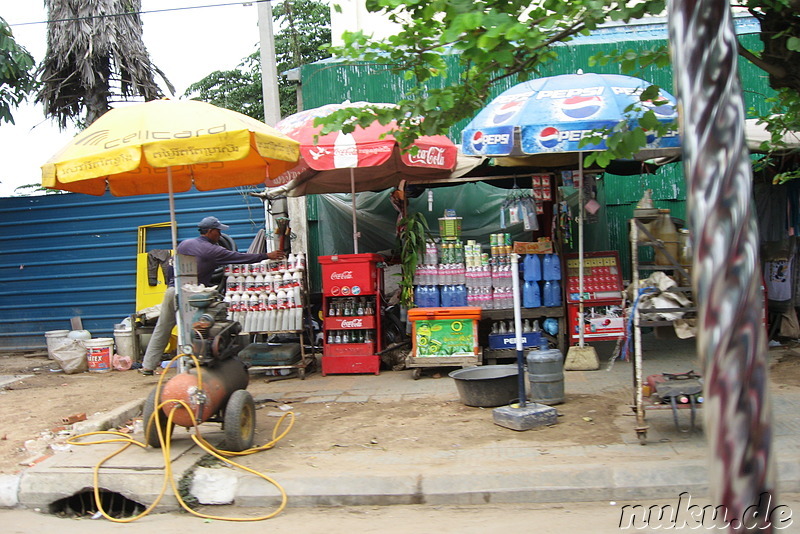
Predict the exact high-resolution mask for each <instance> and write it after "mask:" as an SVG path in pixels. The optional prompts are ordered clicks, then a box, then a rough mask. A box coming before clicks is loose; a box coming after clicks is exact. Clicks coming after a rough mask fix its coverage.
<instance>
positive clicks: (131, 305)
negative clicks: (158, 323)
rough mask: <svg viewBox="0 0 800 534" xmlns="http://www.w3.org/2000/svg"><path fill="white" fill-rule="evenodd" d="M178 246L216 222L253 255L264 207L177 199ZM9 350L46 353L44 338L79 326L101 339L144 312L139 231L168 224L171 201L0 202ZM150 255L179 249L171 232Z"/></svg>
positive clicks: (236, 194)
mask: <svg viewBox="0 0 800 534" xmlns="http://www.w3.org/2000/svg"><path fill="white" fill-rule="evenodd" d="M175 209H176V218H177V221H178V239H179V240H181V239H185V238H187V237H194V236H195V235H197V230H196V224H197V222H198V221H199V220H200V219H202V218H203V217H204V216H206V215H215V216H216V217H219V218H220V220H222V221H223V222H225V223H226V224H228V225H230V226H231V229H230V230H229V231H228V232H227V233H228V234H229V235H230V236H231V237H232V238H233V239H234V240H235V242H236V245H237V248H238V249H239V250H240V251H245V250H246V249H247V247H248V246H249V245H250V243H251V242H252V240H253V237H254V236H255V234H256V233H257V232H258V230H259V229H260V228H262V227H263V225H264V208H263V204H262V202H261V200H260V199H258V198H254V197H252V196H249V195H248V194H247V192H246V191H245V190H234V189H226V190H220V191H211V192H197V191H192V192H187V193H178V194H176V195H175ZM0 221H2V222H0V250H1V251H2V256H0V283H2V286H0V350H26V349H39V348H43V347H45V346H46V341H45V336H44V333H45V332H47V331H49V330H69V329H70V318H71V317H76V316H77V317H80V318H81V319H82V322H83V326H84V328H86V329H87V330H89V331H90V332H91V333H92V335H93V336H94V337H101V336H108V337H110V336H111V335H112V333H113V329H114V324H116V323H119V322H120V321H121V320H122V319H123V318H125V317H126V316H128V315H130V314H131V313H133V312H134V311H136V310H135V295H136V253H137V235H138V232H137V230H138V227H139V226H142V225H148V224H156V223H162V222H168V221H169V203H168V198H167V196H166V195H150V196H141V197H125V198H117V197H113V196H110V195H105V196H102V197H92V196H89V195H81V194H73V193H70V194H64V195H47V196H37V197H15V198H2V199H0ZM147 248H148V250H149V249H153V248H171V247H170V234H169V229H164V230H163V231H160V230H159V231H151V232H149V233H148V243H147Z"/></svg>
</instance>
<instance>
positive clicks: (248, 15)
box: [0, 0, 259, 196]
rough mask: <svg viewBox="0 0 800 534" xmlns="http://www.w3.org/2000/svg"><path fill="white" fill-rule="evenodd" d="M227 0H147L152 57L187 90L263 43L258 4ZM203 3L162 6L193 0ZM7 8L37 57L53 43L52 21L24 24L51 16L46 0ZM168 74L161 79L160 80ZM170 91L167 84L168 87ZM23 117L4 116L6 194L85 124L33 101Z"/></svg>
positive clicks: (19, 37)
mask: <svg viewBox="0 0 800 534" xmlns="http://www.w3.org/2000/svg"><path fill="white" fill-rule="evenodd" d="M225 3H227V2H226V1H225V0H218V1H216V2H214V1H213V0H142V10H143V11H144V12H147V11H154V12H153V13H145V14H143V15H142V20H143V23H144V26H143V32H144V43H145V46H146V47H147V50H148V52H149V53H150V58H151V60H152V61H153V63H154V64H155V65H157V66H158V67H159V68H160V69H161V70H162V71H164V73H165V74H166V75H167V77H168V78H169V79H170V81H171V82H172V83H173V85H174V86H175V89H176V95H182V94H183V92H184V91H185V90H186V87H188V86H189V85H190V84H191V83H193V82H196V81H198V80H200V79H201V78H203V77H204V76H206V75H207V74H210V73H211V72H213V71H215V70H223V69H232V68H234V67H235V66H236V65H237V64H238V63H239V62H240V61H241V60H242V58H244V57H246V56H247V55H249V54H251V53H252V52H254V51H256V50H257V48H258V41H259V35H258V25H257V17H258V13H257V12H258V7H257V6H256V4H251V5H243V4H242V3H238V4H231V5H219V4H225ZM215 4H216V5H217V7H205V8H202V9H183V10H179V11H162V10H166V9H173V8H187V7H192V6H211V5H215ZM0 16H2V17H3V18H4V19H5V20H6V22H8V23H9V24H10V25H11V30H12V31H13V32H14V37H15V39H16V41H17V42H18V43H19V44H21V45H23V46H24V47H25V48H27V49H28V51H29V52H30V53H31V54H33V57H34V59H35V60H36V62H37V63H38V62H40V61H41V60H42V58H43V57H44V54H45V50H46V48H47V41H46V31H47V28H46V25H45V24H24V23H30V22H41V21H45V20H46V19H47V15H46V12H45V9H44V5H43V2H42V0H23V1H19V0H0ZM157 81H160V80H157ZM162 89H163V91H164V92H165V93H167V90H166V87H162ZM13 115H14V119H15V122H16V124H15V125H11V124H6V123H3V124H0V147H2V151H0V154H2V157H0V196H12V195H13V194H14V188H15V187H17V186H20V185H25V184H31V183H39V182H40V181H41V171H40V166H41V165H42V164H43V163H44V162H45V161H47V159H49V158H50V156H52V155H53V154H55V153H56V152H57V151H58V150H59V149H60V148H61V147H62V146H63V145H65V144H66V143H67V142H68V141H69V140H70V139H71V138H72V137H73V136H74V135H75V134H76V133H77V130H70V131H66V132H59V130H58V128H57V127H56V126H55V125H54V124H53V123H52V122H50V121H49V120H46V119H45V118H44V114H43V112H42V109H41V107H34V106H32V105H26V106H23V107H20V108H19V109H18V110H17V111H15V112H13Z"/></svg>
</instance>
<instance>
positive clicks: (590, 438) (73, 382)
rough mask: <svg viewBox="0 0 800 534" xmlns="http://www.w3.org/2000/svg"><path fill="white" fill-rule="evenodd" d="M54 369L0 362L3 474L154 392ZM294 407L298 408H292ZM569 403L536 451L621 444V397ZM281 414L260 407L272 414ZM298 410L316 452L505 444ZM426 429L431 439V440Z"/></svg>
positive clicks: (431, 403) (354, 411)
mask: <svg viewBox="0 0 800 534" xmlns="http://www.w3.org/2000/svg"><path fill="white" fill-rule="evenodd" d="M57 368H58V366H57V364H55V363H54V362H53V361H52V360H49V359H47V355H46V353H43V352H42V353H28V354H4V355H0V375H30V376H28V377H27V378H24V379H22V380H20V381H17V382H14V383H12V384H8V385H6V386H0V473H16V472H19V471H20V470H21V469H24V467H25V466H27V465H30V464H31V463H32V462H34V461H35V460H36V459H37V458H41V456H42V454H43V453H45V454H46V453H48V452H50V450H49V449H48V448H47V447H48V446H50V445H53V446H54V447H55V448H58V446H59V443H63V441H64V440H65V439H66V435H67V434H68V433H69V432H68V431H69V427H68V426H67V425H65V423H64V421H63V419H65V418H70V417H72V416H80V415H81V414H85V415H86V416H87V417H91V416H92V415H93V414H95V413H97V412H100V411H105V410H109V409H112V408H116V407H119V406H121V405H123V404H126V403H128V402H131V401H134V400H139V399H143V398H144V397H146V396H147V394H148V393H149V392H150V390H151V389H152V387H153V386H154V384H155V381H154V380H153V379H148V378H144V377H142V376H140V375H139V374H138V373H137V372H135V371H124V372H119V371H111V372H108V373H80V374H72V375H65V374H64V373H63V372H61V371H60V370H57ZM772 371H773V372H772V373H771V376H772V377H773V382H774V385H775V387H779V388H783V387H800V348H786V349H782V350H781V351H780V352H773V364H772ZM387 372H391V371H387ZM248 390H249V391H250V392H251V394H253V396H254V397H256V398H258V397H259V395H262V394H263V395H267V394H268V392H269V386H268V385H267V383H266V382H265V381H264V380H253V381H251V385H250V386H249V387H248ZM292 400H295V401H297V402H300V401H302V400H303V399H302V398H301V397H298V398H297V399H288V401H289V402H290V401H292ZM568 401H569V402H568V403H566V404H564V405H562V406H560V407H559V413H560V415H561V417H559V424H558V425H555V426H553V427H550V428H548V431H547V432H546V433H545V432H542V433H537V435H536V436H535V438H536V440H537V442H539V443H542V444H543V445H546V444H547V443H551V444H556V443H558V444H589V443H591V444H595V445H599V444H611V443H616V442H618V440H619V435H620V431H621V429H620V428H617V421H618V420H619V417H618V416H619V415H620V414H621V413H624V412H628V411H629V408H628V407H627V406H626V405H624V403H621V402H620V398H619V397H618V396H616V397H608V398H598V397H597V396H596V395H591V396H590V395H570V396H569V399H568ZM277 406H278V403H274V404H272V405H269V404H266V405H264V406H261V407H260V408H261V409H265V410H268V411H270V410H272V411H274V410H275V409H276V407H277ZM300 411H301V412H302V420H303V422H304V423H305V424H299V420H298V422H297V423H296V424H295V425H294V427H293V429H292V431H291V436H290V438H291V440H292V441H295V440H296V441H297V442H302V443H304V444H305V446H307V447H309V448H310V449H312V450H324V449H326V448H330V447H347V446H366V447H369V446H375V445H381V444H391V445H392V448H393V449H394V450H396V449H397V448H398V447H408V449H409V450H412V449H416V448H419V447H431V448H438V447H442V448H443V447H450V446H452V445H453V444H457V443H465V442H469V443H473V444H478V445H480V444H482V443H485V444H490V443H492V442H494V441H497V440H500V439H504V438H505V437H507V432H505V431H504V429H502V428H500V427H496V426H494V425H489V426H488V430H487V425H486V424H485V423H486V411H485V409H480V408H473V407H469V406H464V405H463V404H461V403H460V402H458V401H457V400H454V401H449V402H448V401H444V402H443V401H436V400H418V401H415V402H413V403H403V405H402V406H397V407H393V408H392V409H389V410H387V407H386V405H385V404H381V403H359V404H355V405H354V404H345V403H331V404H324V403H320V404H303V405H302V410H300ZM133 426H134V425H133V424H131V425H130V428H133ZM432 428H436V430H437V431H436V432H431V431H430V429H432ZM476 428H481V431H480V432H476ZM270 430H271V429H270ZM268 433H269V431H268V430H267V429H263V432H262V429H260V428H259V432H258V435H257V437H256V442H257V443H261V442H266V441H268V440H269V435H268ZM410 436H411V437H413V439H409V437H410Z"/></svg>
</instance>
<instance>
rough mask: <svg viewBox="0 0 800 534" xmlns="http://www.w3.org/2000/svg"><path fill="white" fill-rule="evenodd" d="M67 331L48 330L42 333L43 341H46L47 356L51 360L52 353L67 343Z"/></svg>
mask: <svg viewBox="0 0 800 534" xmlns="http://www.w3.org/2000/svg"><path fill="white" fill-rule="evenodd" d="M68 334H69V330H50V331H49V332H45V333H44V337H45V340H46V341H47V356H48V357H49V358H50V359H51V360H52V359H53V351H54V350H56V349H57V348H58V347H60V346H62V345H63V344H64V343H66V342H67V341H69V338H68V337H67V335H68Z"/></svg>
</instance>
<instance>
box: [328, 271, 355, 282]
mask: <svg viewBox="0 0 800 534" xmlns="http://www.w3.org/2000/svg"><path fill="white" fill-rule="evenodd" d="M351 278H353V271H341V272H337V273H331V280H350V279H351Z"/></svg>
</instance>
